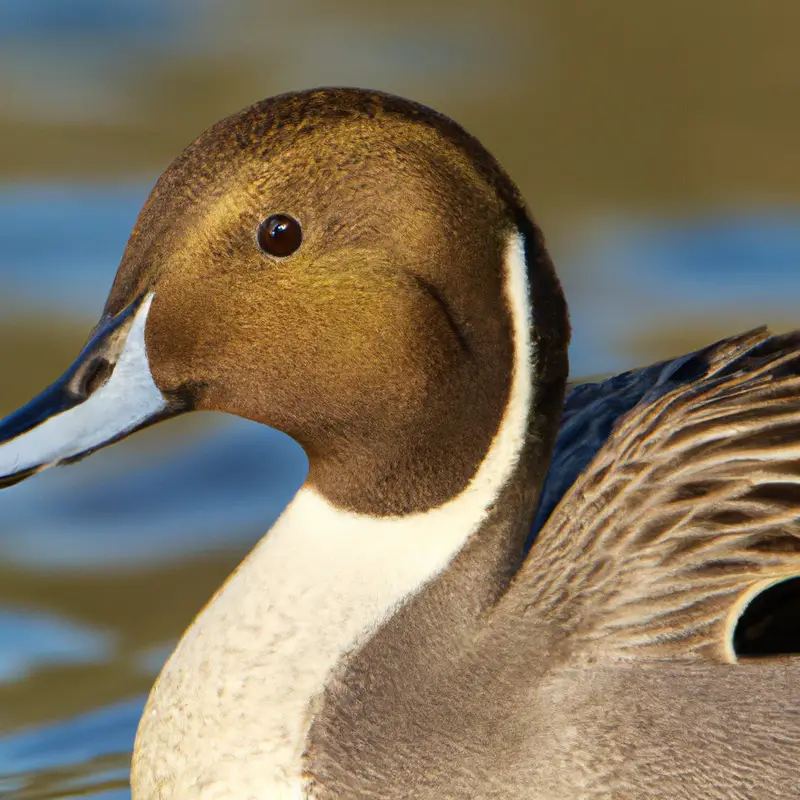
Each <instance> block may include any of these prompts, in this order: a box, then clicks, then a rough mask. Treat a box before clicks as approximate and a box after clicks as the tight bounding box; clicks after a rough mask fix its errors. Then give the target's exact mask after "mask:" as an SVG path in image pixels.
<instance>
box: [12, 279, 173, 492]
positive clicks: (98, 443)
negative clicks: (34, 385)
mask: <svg viewBox="0 0 800 800" xmlns="http://www.w3.org/2000/svg"><path fill="white" fill-rule="evenodd" d="M152 301H153V295H152V294H149V295H146V296H144V297H141V298H139V299H137V300H136V301H135V302H134V303H131V305H130V306H128V307H127V308H126V309H124V310H123V311H121V312H120V313H119V314H117V315H116V316H115V317H111V318H109V319H105V320H103V322H102V323H101V324H100V326H99V327H98V328H97V330H96V331H95V332H94V334H93V335H92V337H91V339H90V340H89V342H88V344H87V345H86V347H84V349H83V351H82V352H81V354H80V355H79V356H78V359H77V360H76V361H75V363H74V364H73V365H72V366H71V367H70V368H69V369H68V370H67V371H66V372H65V373H64V375H63V376H62V377H61V378H59V379H58V380H57V381H56V382H55V383H54V384H52V386H50V387H48V388H47V389H45V390H44V391H43V392H42V393H41V394H40V395H39V396H38V397H36V398H34V399H33V400H31V401H30V402H29V403H28V404H27V405H25V406H23V407H22V408H20V409H19V410H18V411H16V412H15V413H13V414H11V415H10V416H9V417H6V419H4V420H3V421H2V422H0V487H5V486H11V485H13V484H15V483H18V482H19V481H21V480H24V479H25V478H28V477H30V476H31V475H33V474H35V473H36V472H38V471H39V470H41V469H44V468H45V467H50V466H55V465H57V464H63V463H69V462H72V461H75V460H77V459H79V458H81V457H82V456H85V455H88V454H89V453H92V452H94V451H95V450H97V449H99V448H101V447H104V446H105V445H107V444H110V443H111V442H115V441H117V440H119V439H121V438H123V437H124V436H127V435H129V434H130V433H133V431H135V430H138V429H140V428H142V427H145V426H147V425H149V424H152V423H153V422H156V421H158V420H159V419H163V418H164V417H165V416H170V415H171V409H170V405H169V403H168V401H167V399H166V398H165V397H164V395H163V394H162V393H161V391H160V390H159V388H158V386H156V384H155V381H154V380H153V376H152V374H151V372H150V365H149V362H148V359H147V350H146V347H145V335H144V334H145V325H146V322H147V315H148V313H149V311H150V306H151V303H152Z"/></svg>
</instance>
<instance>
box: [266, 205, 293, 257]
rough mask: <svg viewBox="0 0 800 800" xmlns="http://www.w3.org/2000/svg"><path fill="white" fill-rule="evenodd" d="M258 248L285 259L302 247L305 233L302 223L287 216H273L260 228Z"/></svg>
mask: <svg viewBox="0 0 800 800" xmlns="http://www.w3.org/2000/svg"><path fill="white" fill-rule="evenodd" d="M257 237H258V246H259V247H260V248H261V249H262V250H263V251H264V252H265V253H268V254H269V255H271V256H278V257H279V258H284V257H285V256H290V255H291V254H292V253H294V251H295V250H297V248H298V247H300V242H302V241H303V231H302V230H301V228H300V223H299V222H298V221H297V220H296V219H295V218H294V217H289V216H287V215H286V214H273V215H272V216H271V217H267V218H266V219H265V220H264V221H263V222H262V223H261V224H260V225H259V226H258V234H257Z"/></svg>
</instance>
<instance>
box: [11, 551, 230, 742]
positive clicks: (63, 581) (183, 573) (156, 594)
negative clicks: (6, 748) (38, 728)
mask: <svg viewBox="0 0 800 800" xmlns="http://www.w3.org/2000/svg"><path fill="white" fill-rule="evenodd" d="M241 556H242V553H240V552H236V553H219V554H209V555H207V556H204V557H202V558H193V559H187V560H186V561H184V562H179V563H171V564H168V565H165V566H163V567H147V568H143V569H140V570H137V571H130V572H118V571H113V572H106V573H90V574H84V575H81V574H79V573H56V574H48V573H44V572H43V573H21V572H17V571H14V570H11V569H9V568H8V567H2V565H0V606H11V607H16V608H20V607H21V608H26V609H32V610H36V611H40V610H41V611H48V610H53V611H55V612H56V613H58V614H59V615H60V616H62V617H66V618H68V619H72V620H76V621H79V622H80V623H82V624H85V625H90V626H93V627H95V628H97V629H98V630H108V631H111V632H112V633H113V634H114V636H115V638H116V641H117V647H116V651H115V655H114V657H113V658H112V659H111V660H110V661H109V662H106V663H99V664H91V665H61V666H52V667H47V668H45V669H41V670H40V671H37V672H35V673H34V674H33V675H31V676H29V677H27V678H26V679H25V680H24V681H21V682H18V683H11V684H0V734H2V733H4V732H7V731H9V730H13V729H15V728H17V727H21V726H22V725H23V724H24V725H25V726H28V725H33V724H38V723H42V722H47V721H49V720H56V719H63V718H66V717H69V716H72V715H74V714H80V713H83V712H86V711H90V710H92V709H94V708H98V707H100V706H103V705H105V704H107V703H112V702H115V701H117V700H120V699H122V698H126V697H131V696H133V695H135V694H139V693H141V692H146V691H147V690H149V688H150V685H151V684H152V681H153V676H152V675H151V674H149V673H148V672H147V671H146V670H145V669H143V668H142V666H141V663H140V662H139V660H138V658H137V657H138V656H141V655H142V653H143V652H146V651H147V650H148V649H150V648H153V647H157V646H161V645H164V644H167V643H169V642H170V641H174V640H176V639H177V638H178V636H179V635H180V634H181V632H182V631H183V630H184V629H185V628H186V626H187V625H188V624H189V622H190V621H191V620H192V619H193V618H194V616H195V615H196V614H197V612H198V611H199V610H200V609H201V608H202V607H203V606H204V605H205V603H206V602H208V600H209V599H210V597H211V596H212V594H213V593H214V591H215V590H216V589H217V588H218V587H219V586H220V584H221V583H222V582H223V580H224V579H225V578H226V577H227V575H229V574H230V572H231V571H232V570H233V568H234V567H235V566H236V564H237V563H238V562H239V560H240V559H241Z"/></svg>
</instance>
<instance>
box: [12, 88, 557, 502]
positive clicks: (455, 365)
mask: <svg viewBox="0 0 800 800" xmlns="http://www.w3.org/2000/svg"><path fill="white" fill-rule="evenodd" d="M515 248H516V249H515ZM512 252H516V253H517V255H518V256H519V257H521V258H524V260H525V262H526V264H527V285H526V286H525V287H524V288H523V290H524V291H525V292H526V293H528V292H529V297H526V298H525V302H526V304H528V305H527V306H526V307H528V308H530V309H531V314H530V316H531V319H530V320H529V322H531V324H532V329H531V330H532V342H533V349H532V351H531V358H532V359H533V361H534V362H535V364H534V366H535V368H534V369H533V372H532V376H533V378H532V379H533V383H534V386H533V387H532V389H533V394H534V395H535V397H536V398H537V406H536V408H535V409H534V412H533V418H535V417H536V415H537V414H540V415H541V414H545V415H550V416H552V417H557V414H558V410H559V408H560V403H561V395H562V393H563V385H564V381H565V379H566V372H567V362H566V347H567V341H568V325H567V320H566V309H565V304H564V300H563V296H562V294H561V291H560V287H559V285H558V281H557V279H556V276H555V274H554V271H553V268H552V265H551V263H550V260H549V258H548V256H547V253H546V251H545V249H544V245H543V242H542V239H541V236H540V234H539V231H538V229H536V227H535V226H534V225H533V223H532V222H531V221H530V219H529V217H528V214H527V212H526V210H525V207H524V204H523V202H522V200H521V198H520V196H519V193H518V191H517V189H516V187H515V186H514V185H513V183H512V182H511V181H510V180H509V178H508V177H507V176H506V175H505V173H504V172H503V171H502V169H501V168H500V167H499V166H498V164H497V163H496V161H495V160H494V159H493V158H492V157H491V156H490V155H489V154H488V153H487V152H486V151H485V150H484V148H483V147H482V146H481V145H480V144H479V143H478V142H477V141H476V140H475V139H474V138H472V137H471V136H469V135H468V134H467V133H466V132H465V131H463V129H461V128H460V127H459V126H458V125H456V124H455V123H454V122H452V121H451V120H449V119H447V118H446V117H443V116H441V115H439V114H437V113H435V112H433V111H431V110H429V109H427V108H425V107H423V106H420V105H417V104H414V103H412V102H409V101H405V100H401V99H399V98H395V97H391V96H388V95H384V94H377V93H374V92H366V91H361V90H343V89H333V90H316V91H311V92H304V93H297V94H290V95H284V96H280V97H276V98H273V99H270V100H266V101H264V102H262V103H259V104H256V105H254V106H252V107H250V108H248V109H246V110H244V111H243V112H241V113H239V114H236V115H234V116H232V117H230V118H228V119H226V120H223V121H222V122H220V123H218V124H217V125H215V126H213V127H212V128H211V129H209V130H208V131H207V132H206V133H204V134H203V135H202V136H200V138H199V139H197V140H196V141H195V142H194V143H193V144H192V145H190V146H189V147H188V148H187V150H186V151H185V152H184V153H183V154H182V155H181V156H180V157H178V158H177V159H176V160H175V161H174V162H173V163H172V164H171V165H170V166H169V167H168V169H167V170H166V171H165V172H164V174H163V175H162V176H161V178H160V179H159V180H158V182H157V184H156V186H155V188H154V190H153V192H152V194H151V195H150V197H149V199H148V200H147V202H146V204H145V206H144V208H143V210H142V212H141V214H140V216H139V219H138V221H137V223H136V226H135V228H134V230H133V233H132V235H131V238H130V241H129V243H128V246H127V249H126V251H125V254H124V256H123V258H122V262H121V264H120V267H119V271H118V273H117V276H116V279H115V281H114V284H113V287H112V289H111V293H110V296H109V298H108V301H107V303H106V307H105V310H104V312H103V315H102V318H101V320H100V323H99V324H98V325H97V327H96V328H95V330H94V332H93V333H92V335H91V337H90V338H89V341H88V343H87V345H86V346H85V348H84V350H83V351H82V352H81V354H80V355H79V357H78V359H77V361H76V362H75V363H74V364H73V365H72V366H71V367H70V368H69V370H68V371H67V372H66V373H65V375H64V376H63V377H62V378H60V379H59V380H58V381H56V382H55V383H54V384H53V385H52V386H51V387H50V388H48V389H46V390H45V391H44V392H43V393H42V394H41V395H39V396H38V397H37V398H35V399H34V400H32V401H31V402H30V403H29V404H28V405H26V406H25V407H23V408H22V409H20V410H19V411H18V412H16V413H15V414H13V415H11V416H10V417H8V418H7V419H6V420H4V421H3V422H2V423H0V482H2V483H4V484H10V483H14V482H16V481H18V480H21V479H23V478H26V477H28V476H30V475H32V474H34V473H35V472H37V471H39V470H40V469H42V468H44V467H47V466H51V465H55V464H60V463H67V462H70V461H73V460H76V459H78V458H80V457H82V456H84V455H86V454H88V453H91V452H93V451H94V450H96V449H98V448H100V447H103V446H104V445H106V444H108V443H110V442H113V441H116V440H118V439H120V438H123V437H125V436H127V435H129V434H130V433H132V432H134V431H136V430H138V429H140V428H142V427H144V426H146V425H149V424H152V423H154V422H156V421H159V420H163V419H165V418H168V417H171V416H174V415H176V414H180V413H183V412H186V411H189V410H193V409H202V410H214V411H222V412H227V413H232V414H237V415H239V416H241V417H245V418H247V419H251V420H256V421H258V422H262V423H265V424H267V425H270V426H272V427H275V428H278V429H280V430H282V431H284V432H286V433H287V434H289V435H290V436H292V437H293V438H295V439H296V440H297V441H298V442H299V443H300V444H301V445H302V446H303V447H304V448H305V450H306V452H307V454H308V456H309V463H310V472H309V477H308V481H309V483H310V484H312V485H313V486H314V487H315V488H317V489H318V490H319V491H321V492H322V493H323V494H324V495H325V496H326V497H327V498H328V499H330V500H331V501H332V502H334V503H336V504H338V505H340V506H343V507H347V508H349V509H351V510H353V511H356V512H368V513H372V514H379V515H394V514H402V513H409V512H411V511H414V510H424V509H426V508H430V507H433V506H435V505H437V504H440V503H442V502H444V501H446V500H447V499H448V498H450V497H452V496H454V495H455V494H457V493H458V492H459V491H460V490H461V489H463V487H464V486H465V485H466V484H467V483H468V482H469V481H470V479H471V478H472V476H473V475H474V474H475V472H476V468H477V465H478V464H479V463H480V461H481V459H482V458H483V456H484V454H485V453H486V451H487V449H488V447H489V445H490V443H491V440H492V437H493V436H494V434H495V432H496V431H497V429H498V426H499V424H500V421H501V418H502V416H503V413H504V409H505V407H506V404H507V402H508V397H509V391H510V390H509V387H510V381H511V376H512V375H513V373H514V370H515V368H516V367H515V363H514V361H515V355H514V353H515V351H514V332H513V331H514V326H513V321H512V319H511V315H512V304H511V303H510V301H509V297H508V291H507V282H506V280H505V277H504V276H505V273H506V270H507V262H508V259H509V254H510V253H512ZM537 409H538V410H537ZM534 422H535V419H534ZM540 422H541V424H539V425H538V427H537V430H544V429H545V422H544V421H541V420H540ZM547 425H549V426H550V427H555V426H554V424H553V422H552V421H549V422H548V423H547ZM544 438H547V437H544Z"/></svg>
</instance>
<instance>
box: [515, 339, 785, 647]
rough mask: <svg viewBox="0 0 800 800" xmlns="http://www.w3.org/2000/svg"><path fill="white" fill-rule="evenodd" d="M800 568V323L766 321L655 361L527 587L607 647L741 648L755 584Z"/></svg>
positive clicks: (558, 512) (536, 559) (582, 637)
mask: <svg viewBox="0 0 800 800" xmlns="http://www.w3.org/2000/svg"><path fill="white" fill-rule="evenodd" d="M651 369H652V368H651ZM584 412H585V407H584V408H583V409H582V411H581V412H580V413H584ZM576 413H577V412H576ZM796 575H800V334H788V335H784V336H774V337H773V336H769V335H768V334H767V333H766V331H763V330H759V331H753V332H750V333H746V334H743V335H742V336H738V337H735V338H733V339H729V340H726V341H723V342H720V343H718V344H716V345H712V346H711V347H708V348H705V349H704V350H702V351H699V352H698V353H695V354H691V355H690V356H686V357H684V358H683V359H679V360H676V362H672V364H670V365H659V369H658V371H657V372H655V373H651V376H650V385H649V388H648V389H647V391H645V392H644V394H643V395H642V396H641V398H640V399H639V401H638V404H636V405H635V407H633V408H632V409H631V410H630V411H628V412H627V414H625V415H624V416H622V417H621V418H620V419H619V421H618V422H617V424H616V426H615V428H614V430H613V431H612V432H611V434H610V436H609V438H608V440H607V442H606V443H605V445H604V446H603V447H602V448H601V449H600V450H599V452H597V454H596V456H595V457H594V459H593V460H592V461H591V463H590V465H589V466H588V468H587V469H585V470H584V472H583V473H582V474H581V475H580V476H579V477H578V479H577V480H576V482H575V483H574V485H573V486H572V488H571V489H570V490H569V491H568V492H567V494H566V495H565V496H564V498H563V500H562V501H561V503H560V504H559V505H558V506H557V507H556V509H555V511H554V512H553V514H552V516H551V518H550V520H549V521H548V522H547V524H546V525H545V526H544V528H543V529H542V531H541V534H540V536H539V540H538V541H537V542H536V544H535V545H534V547H533V550H532V551H531V553H530V555H529V557H528V560H527V561H526V563H525V565H524V567H523V569H522V571H521V573H520V575H519V576H518V579H517V583H516V584H515V586H516V589H515V591H513V592H512V593H511V594H512V595H516V596H517V597H518V598H523V597H524V600H523V602H524V605H525V606H526V608H527V610H528V611H529V612H533V613H535V614H542V615H545V616H548V617H550V618H551V619H556V620H557V621H558V625H559V629H560V630H562V631H563V632H564V635H565V637H569V638H570V640H571V643H572V644H573V646H574V647H575V648H576V649H578V650H582V651H585V652H590V653H591V654H592V656H593V657H594V658H597V657H610V658H626V659H628V658H646V659H665V658H666V659H670V660H675V659H676V658H677V659H687V660H717V661H726V660H727V661H730V660H732V659H733V658H734V656H733V650H732V645H731V632H732V628H733V625H734V624H735V619H736V617H737V616H738V613H740V612H741V604H742V598H745V597H747V596H749V595H750V594H752V591H753V587H756V586H766V585H769V584H771V583H774V582H776V581H779V580H783V579H785V578H788V577H792V576H796Z"/></svg>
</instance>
